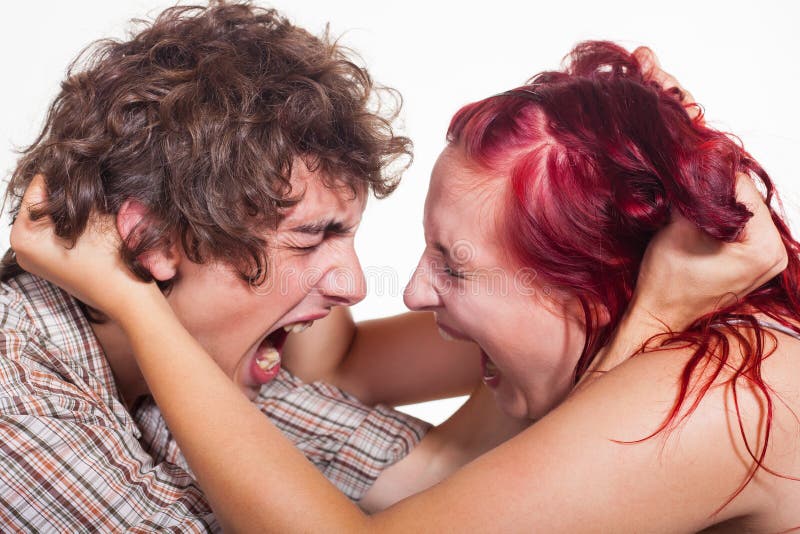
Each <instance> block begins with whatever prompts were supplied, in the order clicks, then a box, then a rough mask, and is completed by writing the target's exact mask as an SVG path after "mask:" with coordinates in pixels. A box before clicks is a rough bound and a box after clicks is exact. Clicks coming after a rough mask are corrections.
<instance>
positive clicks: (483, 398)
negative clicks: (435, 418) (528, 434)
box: [359, 384, 531, 512]
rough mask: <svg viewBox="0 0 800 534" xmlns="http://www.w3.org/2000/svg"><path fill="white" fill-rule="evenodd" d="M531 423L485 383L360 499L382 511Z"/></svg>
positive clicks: (438, 479) (443, 477)
mask: <svg viewBox="0 0 800 534" xmlns="http://www.w3.org/2000/svg"><path fill="white" fill-rule="evenodd" d="M530 424H531V421H530V420H527V419H514V418H511V417H509V416H508V415H506V414H504V413H503V412H502V411H501V410H500V409H499V408H498V406H497V403H496V402H495V400H494V396H493V395H492V393H491V391H489V390H488V388H486V387H485V386H483V384H480V385H479V386H478V387H476V388H475V390H474V391H473V393H472V395H470V398H469V399H468V400H467V401H466V402H465V403H464V405H463V406H461V408H459V409H458V411H456V412H455V413H454V414H453V415H452V416H451V417H450V418H449V419H447V421H445V422H444V423H442V424H441V425H439V426H437V427H435V428H433V429H432V430H431V431H429V432H428V434H427V435H426V436H425V438H423V440H422V441H421V442H420V444H419V445H418V446H417V447H416V448H415V449H414V451H413V452H412V453H411V454H409V455H408V456H407V457H406V458H404V459H403V460H401V461H400V462H398V463H396V464H395V465H393V466H392V467H390V468H389V469H387V470H386V471H384V472H383V474H381V476H380V478H378V480H377V481H376V482H375V484H374V485H373V486H372V488H371V489H370V491H369V492H367V494H366V495H365V496H364V498H363V499H362V500H361V502H360V503H359V504H360V505H361V507H362V508H363V509H365V510H367V511H369V512H377V511H380V510H383V509H385V508H388V507H389V506H391V505H393V504H394V503H396V502H398V501H400V500H402V499H405V498H406V497H409V496H410V495H414V494H416V493H419V492H421V491H424V490H426V489H428V488H430V487H431V486H433V485H435V484H437V483H438V482H441V481H442V480H444V479H446V478H447V477H449V476H450V475H452V474H453V473H455V472H456V471H457V470H458V469H460V468H461V467H463V466H464V465H466V464H468V463H469V462H471V461H472V460H474V459H475V458H477V457H479V456H480V455H482V454H484V453H485V452H487V451H489V450H491V449H493V448H495V447H497V446H498V445H500V444H501V443H503V442H505V441H506V440H508V439H510V438H512V437H514V436H515V435H517V434H518V433H519V432H521V431H522V430H524V429H525V428H527V427H528V426H529V425H530Z"/></svg>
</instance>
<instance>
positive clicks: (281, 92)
mask: <svg viewBox="0 0 800 534" xmlns="http://www.w3.org/2000/svg"><path fill="white" fill-rule="evenodd" d="M371 94H372V81H371V79H370V77H369V75H368V73H367V72H366V71H365V70H363V69H362V68H359V67H357V66H355V65H354V64H353V63H351V62H350V61H349V60H348V58H347V57H346V55H345V54H344V53H343V51H342V50H340V49H339V48H338V47H336V46H335V45H333V44H331V43H329V42H327V41H326V40H324V39H318V38H316V37H313V36H312V35H310V34H309V33H307V32H306V31H304V30H302V29H300V28H297V27H295V26H292V25H291V24H290V23H289V22H287V21H286V20H285V19H283V18H282V17H281V16H280V15H278V14H277V13H276V12H274V11H271V10H263V9H259V8H256V7H252V6H248V5H218V6H214V7H209V8H207V9H201V8H194V7H191V8H190V7H176V8H171V9H168V10H166V11H165V12H163V13H162V14H161V15H160V16H159V17H158V18H157V19H156V20H155V21H154V22H153V23H152V24H151V25H148V26H147V27H145V28H143V29H142V30H141V31H139V32H138V33H137V34H135V35H133V36H132V37H131V38H130V39H129V40H128V41H125V42H110V41H104V42H101V43H99V44H98V45H97V46H96V47H95V48H94V51H93V53H92V54H91V55H89V56H86V57H84V58H83V61H81V62H80V63H76V65H73V67H72V68H71V70H70V71H69V73H68V75H67V78H66V80H65V81H64V82H63V84H62V88H61V92H60V93H59V95H58V96H57V98H56V100H55V101H54V103H53V104H52V107H51V109H50V112H49V114H48V117H47V121H46V124H45V126H44V129H43V131H42V133H41V134H40V136H39V137H38V138H37V139H36V141H35V142H34V143H33V145H32V146H31V147H30V148H28V149H27V150H26V151H25V152H24V154H23V157H22V158H21V160H20V161H19V164H18V166H17V168H16V170H15V171H14V174H13V177H12V180H11V183H10V185H9V190H8V196H9V198H10V199H11V207H12V214H14V215H16V214H17V213H18V212H19V209H20V198H21V194H22V192H23V191H24V190H25V188H26V187H27V185H28V184H30V182H31V181H32V180H33V179H34V177H36V176H39V175H40V176H42V177H43V178H44V180H45V181H46V184H47V189H48V193H49V198H48V200H47V201H46V202H44V203H42V204H41V205H39V206H37V207H36V209H35V213H36V215H37V216H42V217H50V218H52V220H53V221H55V224H56V228H57V230H56V231H57V233H58V235H59V236H60V237H62V238H63V239H64V240H66V241H67V242H74V241H75V240H76V239H77V238H79V237H80V236H81V235H82V234H83V232H84V229H85V228H86V226H87V224H91V218H92V214H93V213H98V214H112V215H114V217H115V220H116V228H109V229H108V231H109V232H119V234H120V235H121V236H122V238H123V243H122V246H121V250H120V252H119V254H117V255H115V258H116V261H121V262H124V264H125V265H127V266H128V267H129V269H130V272H131V273H132V275H133V276H137V277H139V278H141V279H144V280H156V281H157V282H158V284H159V285H160V286H161V288H162V290H163V291H164V292H165V294H166V295H167V296H168V297H167V298H168V299H169V302H170V304H171V306H172V307H173V309H175V311H176V313H177V314H178V316H179V317H180V318H181V321H182V322H183V323H184V324H185V325H186V327H187V328H188V329H189V330H190V331H191V332H192V334H193V335H194V337H195V338H196V339H197V340H198V341H199V342H200V343H201V344H202V345H203V347H204V348H205V349H206V350H208V351H209V352H210V353H211V354H213V355H214V359H215V360H216V362H217V363H218V365H219V367H220V368H221V369H222V370H223V371H224V372H225V373H226V374H227V375H228V376H229V377H230V378H231V379H233V380H234V381H235V382H236V383H237V384H238V385H239V386H240V387H241V388H242V389H243V390H244V391H245V392H246V393H247V394H248V395H249V396H250V397H251V398H252V399H253V401H254V402H255V403H257V404H258V406H259V407H260V408H261V409H262V411H264V413H266V414H267V415H268V416H270V417H272V418H273V419H274V420H275V421H276V422H278V424H280V425H281V426H282V427H283V428H284V430H285V431H286V432H287V434H288V435H290V436H291V437H292V438H293V439H294V440H295V441H296V442H297V443H298V445H299V446H301V449H302V450H303V451H304V452H305V453H306V455H307V456H308V457H309V459H311V460H312V461H313V462H314V463H315V464H316V465H317V466H318V467H319V468H320V469H321V470H322V471H323V472H324V473H325V474H326V475H327V476H328V477H329V479H330V480H332V481H333V482H334V483H335V484H336V485H337V486H338V487H339V488H340V489H341V490H342V491H344V492H345V493H346V494H347V495H348V496H349V497H351V498H352V499H354V500H358V499H360V498H361V496H362V495H363V494H364V493H365V492H366V491H367V490H368V489H369V487H370V486H371V484H372V482H373V481H374V480H375V478H376V477H377V476H378V475H379V474H380V472H381V471H382V470H383V469H384V468H385V467H387V466H389V465H391V464H392V463H394V462H395V461H396V460H398V459H400V458H402V457H403V456H404V455H405V454H407V453H408V451H409V450H410V449H411V448H412V447H413V446H414V445H415V444H416V443H417V442H418V441H419V440H420V438H421V437H422V435H424V433H425V432H426V430H427V428H428V427H427V425H426V424H424V423H422V422H420V421H417V420H415V419H413V418H411V417H408V416H404V415H403V414H400V413H398V412H394V411H393V410H391V409H388V408H368V407H366V406H364V405H362V404H360V403H358V402H357V401H356V400H355V399H354V398H353V397H350V396H347V395H345V394H343V393H342V392H341V391H339V390H337V389H336V388H332V387H323V386H321V385H313V384H312V385H306V384H303V383H302V382H300V381H299V380H297V379H294V378H293V377H291V376H289V375H287V374H285V373H283V372H281V371H280V352H281V348H282V344H283V343H284V341H285V338H286V336H287V332H288V331H291V330H295V331H298V330H302V329H303V328H305V327H307V326H308V325H309V324H310V323H311V322H313V321H314V320H315V319H318V318H321V317H323V316H325V315H326V314H327V313H328V311H329V310H330V309H331V308H332V307H333V306H340V305H351V304H353V303H355V302H357V301H359V300H360V299H362V298H363V295H364V281H363V276H362V274H361V269H360V266H359V264H358V260H357V258H356V257H355V252H354V250H353V234H354V232H355V229H356V227H357V226H358V223H359V221H360V218H361V213H362V211H363V207H364V203H365V201H366V198H367V195H368V194H369V192H370V191H372V192H373V193H374V194H376V195H378V196H383V195H387V194H389V193H390V192H391V191H392V190H393V188H394V186H395V183H396V180H395V178H394V177H393V176H386V175H385V172H384V171H385V169H386V166H387V164H388V163H391V162H393V161H395V160H397V159H398V158H402V157H404V156H407V155H409V153H410V142H409V141H408V139H406V138H404V137H398V136H396V135H394V134H393V132H392V130H391V128H390V122H389V121H390V119H391V117H390V118H384V117H381V116H379V115H378V114H376V113H375V112H373V111H371V109H370V108H369V106H368V103H369V101H370V97H371ZM2 280H3V284H2V286H1V288H0V311H2V320H1V321H0V384H2V388H1V389H0V433H1V435H2V440H0V448H1V449H2V450H1V451H0V524H2V525H3V530H6V529H13V530H24V531H44V530H51V531H62V532H70V531H78V530H83V529H87V528H91V529H99V530H107V531H118V530H122V529H127V528H134V529H135V528H138V529H147V530H150V529H159V530H160V529H166V528H170V527H177V528H178V529H180V530H181V531H204V530H209V529H211V530H213V529H215V528H216V527H217V525H216V522H215V519H214V517H213V515H212V513H211V510H210V508H209V507H208V505H207V503H206V501H205V499H204V497H203V495H202V494H201V492H200V491H199V490H198V488H197V486H196V485H195V482H194V480H193V479H192V477H191V474H190V473H189V471H188V468H187V466H186V464H185V462H184V460H183V458H182V456H181V453H180V451H179V450H178V448H177V446H176V445H175V443H174V441H173V440H172V438H171V434H170V432H169V431H168V429H167V428H166V426H165V424H164V422H163V420H162V419H161V417H160V414H159V412H158V410H157V408H156V407H155V404H154V403H153V401H152V399H151V398H150V397H149V396H148V391H147V387H146V384H145V382H144V380H143V379H142V376H141V374H140V372H139V369H138V368H137V366H136V364H135V361H134V359H133V357H132V354H131V352H130V348H129V346H128V343H127V340H126V338H125V336H124V334H123V332H122V331H121V330H120V328H119V327H118V326H117V325H116V324H114V323H113V322H110V321H108V320H106V319H105V318H103V317H102V316H100V314H98V313H96V312H93V310H91V309H89V308H87V307H86V306H84V305H83V304H81V303H80V302H78V301H76V300H74V299H73V298H72V297H70V296H68V295H67V294H66V293H64V292H62V291H61V290H59V289H57V288H56V287H55V286H53V285H51V284H50V283H48V282H45V281H44V280H42V279H40V278H37V277H35V276H33V275H30V274H27V273H25V272H24V270H23V269H22V268H20V266H19V265H17V264H16V262H15V258H14V255H13V253H9V254H7V255H6V257H5V259H4V264H3V270H2ZM276 376H278V379H277V380H276V381H275V382H274V383H273V386H272V387H271V388H264V389H262V388H261V386H262V385H263V384H265V383H267V382H269V381H270V380H272V379H273V378H275V377H276ZM174 381H175V385H176V387H180V383H181V376H179V375H176V376H175V377H174ZM246 431H247V429H242V432H246ZM230 439H231V440H235V439H236V436H230Z"/></svg>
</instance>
